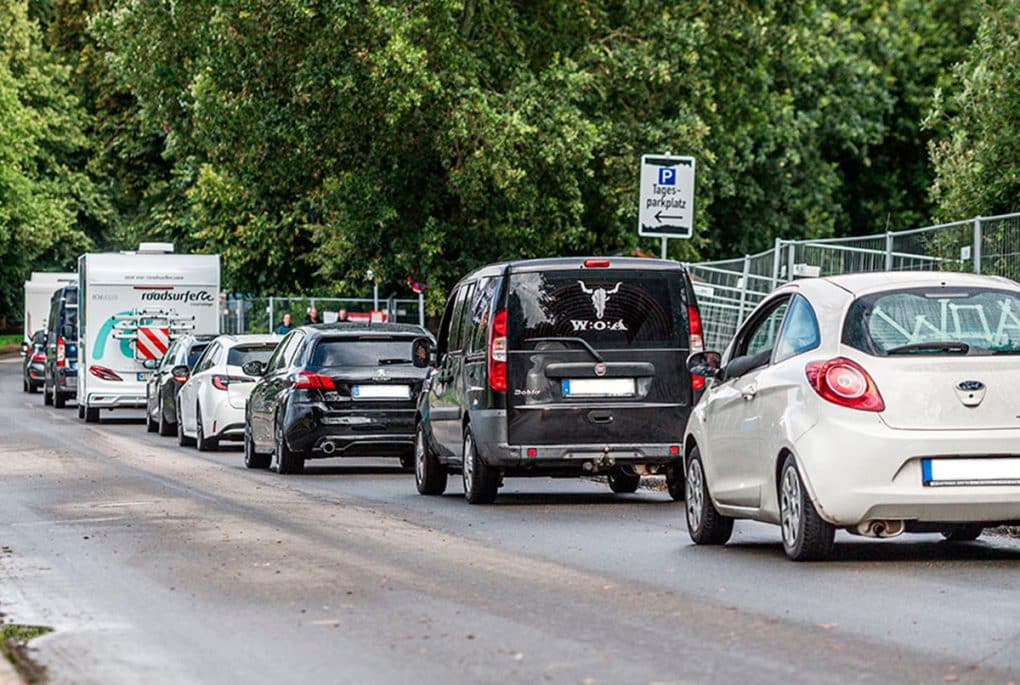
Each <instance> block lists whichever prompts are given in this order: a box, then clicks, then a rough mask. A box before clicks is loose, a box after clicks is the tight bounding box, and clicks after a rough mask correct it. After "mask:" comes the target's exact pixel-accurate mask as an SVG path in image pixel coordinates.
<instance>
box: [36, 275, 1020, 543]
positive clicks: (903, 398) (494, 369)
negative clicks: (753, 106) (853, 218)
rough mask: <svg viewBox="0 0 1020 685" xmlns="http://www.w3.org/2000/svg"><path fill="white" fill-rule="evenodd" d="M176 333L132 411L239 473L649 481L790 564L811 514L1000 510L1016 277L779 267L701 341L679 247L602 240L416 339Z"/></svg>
mask: <svg viewBox="0 0 1020 685" xmlns="http://www.w3.org/2000/svg"><path fill="white" fill-rule="evenodd" d="M143 318H144V317H141V318H138V321H141V322H142V323H140V324H137V325H139V326H141V325H144V321H143V320H142V319H143ZM68 321H70V323H66V324H61V325H72V324H73V321H71V320H70V319H68ZM63 333H64V337H73V336H74V334H72V333H69V332H68V331H63ZM199 333H201V332H200V331H189V332H186V333H181V334H180V335H177V336H174V339H173V341H172V342H170V344H169V347H168V349H167V350H166V354H165V356H164V357H163V358H162V359H161V360H157V362H156V363H154V364H149V365H147V366H146V368H148V369H150V370H151V374H150V375H151V377H149V378H148V382H147V384H146V390H145V392H146V397H145V403H144V405H145V407H146V423H147V426H148V428H149V430H150V431H158V432H159V433H160V434H161V435H176V436H177V437H178V441H179V443H180V444H181V445H182V446H188V445H196V446H197V447H198V448H199V449H200V450H214V449H217V448H218V447H219V444H220V441H221V440H238V441H241V442H242V444H243V461H244V463H245V465H246V466H247V467H248V468H252V469H264V468H271V469H272V470H273V471H274V472H276V473H278V474H298V473H302V472H303V470H304V465H305V462H306V460H308V459H320V458H332V457H350V456H373V457H376V456H383V457H394V458H397V459H399V461H400V463H401V465H402V466H404V467H405V468H408V469H411V468H413V472H414V482H415V485H416V487H417V490H418V492H419V493H420V494H422V495H440V494H442V493H443V492H444V491H445V490H446V486H447V481H448V477H449V475H450V474H459V475H460V477H461V479H462V483H463V490H464V494H465V497H466V499H467V501H468V502H469V503H471V504H487V503H491V502H493V501H494V500H496V499H497V497H498V492H499V488H500V487H501V486H502V484H503V482H504V479H505V478H510V477H537V476H545V477H561V478H562V477H571V478H577V477H581V476H597V475H601V476H604V477H605V478H606V480H607V481H608V485H609V487H610V489H611V490H612V491H613V492H616V493H621V494H625V493H632V492H634V491H635V490H636V489H637V488H638V487H639V484H640V479H641V477H642V476H646V475H662V476H664V477H665V481H666V485H667V490H668V492H669V495H670V496H671V497H672V499H674V500H678V501H684V502H685V503H684V505H683V511H684V512H685V515H686V521H687V525H688V530H689V532H690V536H691V538H692V540H693V541H694V542H695V543H697V544H701V545H706V544H707V545H713V544H716V545H717V544H723V543H725V542H726V541H727V540H728V539H729V537H730V535H731V532H732V529H733V523H734V521H735V520H736V519H740V518H748V519H756V520H759V521H764V522H768V523H773V524H777V525H778V526H779V529H780V538H781V540H782V542H783V547H784V550H785V552H786V554H787V555H788V556H789V557H790V558H791V559H794V560H818V559H824V558H826V557H828V556H829V555H830V554H831V552H832V549H833V543H834V539H835V538H834V536H835V531H836V530H837V529H839V530H846V531H848V532H850V533H852V534H854V535H861V536H868V537H875V538H888V537H894V536H898V535H900V534H902V533H904V532H936V533H941V534H942V535H943V536H944V537H945V538H946V539H947V540H949V541H952V542H960V541H970V540H974V539H976V538H977V537H979V536H980V535H981V534H982V532H983V531H984V529H986V528H989V527H992V526H998V525H1002V524H1016V523H1018V522H1020V448H1017V447H1016V445H1018V444H1020V425H1017V419H1018V417H1020V406H1018V404H1020V389H1018V384H1017V383H1015V382H1013V381H1014V380H1015V379H1012V376H1013V375H1015V374H1017V373H1020V367H1018V366H1017V363H1016V361H1017V356H1018V355H1020V286H1018V285H1017V284H1016V283H1013V282H1012V281H1008V280H1005V279H1001V278H988V277H981V276H972V275H960V274H947V273H919V272H917V273H903V274H880V275H850V276H840V277H829V278H813V279H803V280H798V281H794V282H792V283H789V284H787V285H785V286H782V287H781V288H779V289H777V290H776V291H775V292H774V293H772V294H771V295H769V296H768V297H766V298H765V299H764V300H763V301H762V303H761V304H759V305H758V307H757V308H756V309H755V310H754V311H753V312H752V313H751V314H750V315H749V316H748V318H747V319H746V320H745V321H744V322H743V324H742V325H741V326H740V328H739V329H738V332H737V334H736V335H735V337H734V338H733V340H732V341H731V342H730V343H729V345H728V346H727V349H726V350H725V351H724V352H722V353H718V352H713V351H706V350H704V346H703V339H704V338H703V330H702V323H701V316H700V312H699V309H698V304H697V299H696V297H695V291H694V287H693V284H692V282H691V279H690V276H689V275H688V273H687V271H686V270H685V269H684V267H683V266H682V265H681V264H679V263H676V262H672V261H667V260H657V259H635V258H622V257H611V258H602V257H592V258H557V259H540V260H523V261H517V262H506V263H500V264H493V265H489V266H486V267H483V268H481V269H478V270H476V271H474V272H472V273H471V274H468V275H467V276H465V277H464V279H462V280H461V281H460V282H459V283H458V284H457V285H456V286H455V287H454V288H453V289H452V291H451V293H450V295H449V297H448V300H447V304H446V307H445V309H444V311H443V314H442V317H441V319H440V323H439V328H438V334H437V335H436V336H435V337H433V336H432V335H431V334H430V333H429V332H428V331H427V330H425V329H424V328H421V327H419V326H412V325H407V324H393V323H373V322H366V323H350V322H341V323H336V324H313V325H306V326H301V327H298V328H295V329H293V330H291V331H289V332H288V333H286V334H285V335H283V336H279V335H270V336H254V335H220V336H216V337H213V336H202V335H199ZM132 344H140V343H132ZM66 354H67V353H66V350H65V352H64V355H65V358H66ZM93 368H94V367H88V371H87V372H88V373H95V372H94V371H93ZM138 375H139V378H141V377H142V375H143V374H141V373H139V374H138ZM54 392H55V391H54ZM47 397H49V395H47ZM80 401H81V398H79V402H80ZM79 415H80V416H82V413H81V411H79ZM83 418H87V417H84V416H83ZM93 418H95V417H93Z"/></svg>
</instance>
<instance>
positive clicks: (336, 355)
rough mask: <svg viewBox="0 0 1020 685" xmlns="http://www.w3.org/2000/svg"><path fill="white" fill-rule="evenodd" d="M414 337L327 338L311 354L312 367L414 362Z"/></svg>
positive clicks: (385, 364) (384, 364)
mask: <svg viewBox="0 0 1020 685" xmlns="http://www.w3.org/2000/svg"><path fill="white" fill-rule="evenodd" d="M413 340H414V338H385V339H379V338H374V339H372V340H362V339H357V338H355V339H351V338H332V339H330V338H327V339H325V340H320V341H319V343H318V344H317V345H316V346H315V351H314V352H313V353H312V361H311V366H313V367H323V366H388V365H401V364H412V363H413V361H412V359H411V343H412V342H413Z"/></svg>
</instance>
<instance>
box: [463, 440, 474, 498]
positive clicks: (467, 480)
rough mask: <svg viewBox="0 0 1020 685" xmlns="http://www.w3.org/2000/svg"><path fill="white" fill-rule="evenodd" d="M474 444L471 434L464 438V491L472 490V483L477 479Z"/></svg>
mask: <svg viewBox="0 0 1020 685" xmlns="http://www.w3.org/2000/svg"><path fill="white" fill-rule="evenodd" d="M474 454H475V450H474V445H473V444H472V443H471V436H467V437H466V438H464V464H463V466H462V468H461V471H462V472H463V474H464V493H465V494H467V493H468V492H470V491H471V484H472V483H473V482H474V480H475V460H474Z"/></svg>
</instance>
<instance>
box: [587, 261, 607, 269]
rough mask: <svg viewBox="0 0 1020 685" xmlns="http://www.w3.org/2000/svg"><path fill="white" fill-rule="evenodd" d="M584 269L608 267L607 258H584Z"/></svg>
mask: <svg viewBox="0 0 1020 685" xmlns="http://www.w3.org/2000/svg"><path fill="white" fill-rule="evenodd" d="M584 268H585V269H608V268H609V260H608V259H586V260H584Z"/></svg>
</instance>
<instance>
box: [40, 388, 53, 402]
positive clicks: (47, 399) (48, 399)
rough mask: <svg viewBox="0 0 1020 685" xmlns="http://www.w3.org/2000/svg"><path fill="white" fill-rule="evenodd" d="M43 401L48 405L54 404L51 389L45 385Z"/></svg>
mask: <svg viewBox="0 0 1020 685" xmlns="http://www.w3.org/2000/svg"><path fill="white" fill-rule="evenodd" d="M42 401H43V404H45V405H46V406H47V407H52V406H53V395H51V394H50V391H49V389H48V388H47V387H46V386H45V385H44V386H43V392H42Z"/></svg>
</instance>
